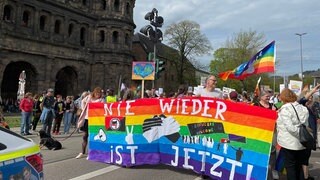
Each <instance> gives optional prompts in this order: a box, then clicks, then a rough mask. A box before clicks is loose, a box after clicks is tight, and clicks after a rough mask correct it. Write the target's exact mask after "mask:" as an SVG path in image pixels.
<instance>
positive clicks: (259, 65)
mask: <svg viewBox="0 0 320 180" xmlns="http://www.w3.org/2000/svg"><path fill="white" fill-rule="evenodd" d="M274 63H275V41H272V42H271V43H270V44H268V45H267V46H266V47H264V48H263V49H262V50H261V51H259V52H258V53H257V54H255V55H254V56H253V57H252V58H251V59H250V60H249V61H248V62H245V63H242V64H241V65H239V66H238V67H237V68H235V69H234V70H229V71H225V72H222V73H220V74H219V77H220V78H221V79H222V80H224V81H226V80H227V79H228V78H231V79H240V80H243V79H245V78H246V77H248V76H251V75H253V74H260V73H266V72H274Z"/></svg>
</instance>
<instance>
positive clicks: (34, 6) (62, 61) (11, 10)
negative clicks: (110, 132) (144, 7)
mask: <svg viewBox="0 0 320 180" xmlns="http://www.w3.org/2000/svg"><path fill="white" fill-rule="evenodd" d="M134 6H135V0H23V1H22V0H0V15H1V20H0V26H1V27H0V87H1V94H0V95H1V97H2V98H15V97H16V96H17V89H18V78H19V74H20V73H21V71H22V70H25V72H26V76H27V78H26V91H31V92H33V93H39V92H42V91H43V90H46V89H47V88H50V87H52V88H54V89H55V93H56V94H58V93H59V94H62V95H63V96H66V95H76V94H78V93H80V92H82V91H83V90H91V89H93V88H94V87H96V86H100V87H102V88H114V89H115V90H117V89H118V85H119V82H127V83H130V81H131V65H132V59H133V55H132V37H133V34H134V29H135V24H134V22H133V8H134Z"/></svg>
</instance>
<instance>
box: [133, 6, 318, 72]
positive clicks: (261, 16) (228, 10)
mask: <svg viewBox="0 0 320 180" xmlns="http://www.w3.org/2000/svg"><path fill="white" fill-rule="evenodd" d="M153 8H156V9H157V10H158V12H159V13H158V14H159V16H162V17H163V18H164V25H163V27H162V28H161V29H162V31H163V32H164V31H165V29H166V28H167V27H168V26H169V25H171V24H173V23H179V22H181V21H183V20H192V21H195V22H197V23H198V24H199V25H200V30H201V33H203V34H204V35H205V36H206V37H207V38H208V39H209V41H210V42H211V46H212V47H213V51H212V52H210V54H209V55H205V56H202V57H197V61H198V62H199V63H201V64H202V65H209V64H210V61H211V60H212V59H213V53H214V51H215V50H217V49H219V48H221V47H223V45H224V44H225V42H226V41H227V39H230V38H232V37H234V35H235V34H237V33H239V32H241V31H249V30H252V31H257V33H263V34H264V35H265V39H266V44H265V45H267V44H268V43H270V42H271V41H273V40H275V41H276V61H277V65H276V74H277V75H281V76H283V75H292V74H298V73H301V53H300V50H301V48H300V36H298V35H296V33H300V34H301V33H307V34H305V35H303V36H301V40H302V67H303V71H307V70H317V69H320V1H319V0H291V1H287V0H157V1H156V0H136V3H135V8H134V23H135V24H136V26H137V27H136V29H135V32H139V31H140V29H141V28H142V27H143V26H145V25H148V24H149V21H147V20H145V19H144V16H145V14H146V13H147V12H150V11H151V10H152V9H153ZM165 40H166V37H164V43H165Z"/></svg>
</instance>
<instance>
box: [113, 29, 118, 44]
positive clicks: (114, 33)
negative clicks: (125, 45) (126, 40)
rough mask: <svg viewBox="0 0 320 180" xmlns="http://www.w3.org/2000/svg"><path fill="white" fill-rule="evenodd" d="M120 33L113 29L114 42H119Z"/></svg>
mask: <svg viewBox="0 0 320 180" xmlns="http://www.w3.org/2000/svg"><path fill="white" fill-rule="evenodd" d="M118 38H119V33H118V32H117V31H113V33H112V42H113V43H118Z"/></svg>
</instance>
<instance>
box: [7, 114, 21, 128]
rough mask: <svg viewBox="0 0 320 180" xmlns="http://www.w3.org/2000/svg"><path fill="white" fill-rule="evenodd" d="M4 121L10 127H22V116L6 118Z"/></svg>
mask: <svg viewBox="0 0 320 180" xmlns="http://www.w3.org/2000/svg"><path fill="white" fill-rule="evenodd" d="M4 119H5V121H6V122H7V123H8V124H9V127H20V124H21V123H20V120H21V116H5V117H4Z"/></svg>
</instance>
